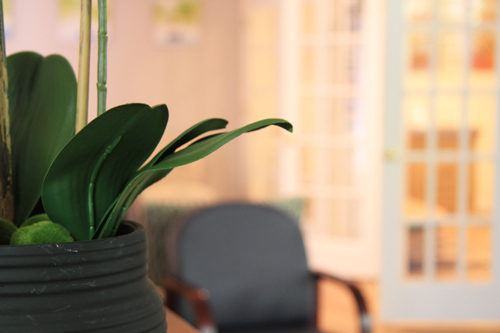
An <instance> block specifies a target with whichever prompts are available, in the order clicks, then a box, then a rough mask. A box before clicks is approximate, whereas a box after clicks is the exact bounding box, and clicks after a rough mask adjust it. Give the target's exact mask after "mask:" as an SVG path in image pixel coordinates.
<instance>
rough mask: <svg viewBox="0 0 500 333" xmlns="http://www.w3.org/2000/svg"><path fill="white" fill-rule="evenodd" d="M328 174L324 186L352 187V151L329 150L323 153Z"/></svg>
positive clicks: (353, 170)
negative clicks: (325, 157)
mask: <svg viewBox="0 0 500 333" xmlns="http://www.w3.org/2000/svg"><path fill="white" fill-rule="evenodd" d="M325 154H326V156H328V163H329V165H331V168H330V172H329V173H328V175H327V178H326V179H325V184H326V185H330V186H352V185H354V175H355V169H354V165H353V162H354V160H353V156H352V155H353V151H352V149H351V148H340V149H336V148H331V149H329V150H327V151H325Z"/></svg>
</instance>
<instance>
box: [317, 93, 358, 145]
mask: <svg viewBox="0 0 500 333" xmlns="http://www.w3.org/2000/svg"><path fill="white" fill-rule="evenodd" d="M329 103H330V107H329V110H330V112H328V114H327V115H326V117H325V121H326V122H327V128H326V132H327V133H328V134H331V135H335V136H344V135H349V134H351V133H352V132H353V131H354V126H355V121H356V110H355V109H354V107H353V105H352V103H353V101H352V99H350V98H332V99H331V100H330V101H329Z"/></svg>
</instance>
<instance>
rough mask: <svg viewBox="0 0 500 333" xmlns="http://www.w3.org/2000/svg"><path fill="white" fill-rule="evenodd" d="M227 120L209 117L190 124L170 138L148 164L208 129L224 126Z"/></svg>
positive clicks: (170, 152)
mask: <svg viewBox="0 0 500 333" xmlns="http://www.w3.org/2000/svg"><path fill="white" fill-rule="evenodd" d="M226 126H227V120H225V119H221V118H211V119H206V120H203V121H200V122H199V123H197V124H195V125H193V126H191V127H190V128H188V129H187V130H185V131H184V132H182V133H181V134H180V135H179V136H178V137H177V138H175V139H174V140H172V141H171V142H170V143H169V144H168V145H167V146H166V147H165V148H163V149H162V150H161V151H160V152H159V153H158V154H156V156H155V157H154V158H153V159H152V160H151V162H150V163H149V164H150V165H153V164H155V163H156V162H157V161H158V160H161V159H162V158H164V157H166V156H168V155H170V154H172V153H173V152H175V151H176V150H177V149H178V148H179V147H181V146H183V145H185V144H186V143H188V142H189V141H191V140H194V139H195V138H197V137H199V136H200V135H202V134H205V133H207V132H209V131H215V130H220V129H223V128H226Z"/></svg>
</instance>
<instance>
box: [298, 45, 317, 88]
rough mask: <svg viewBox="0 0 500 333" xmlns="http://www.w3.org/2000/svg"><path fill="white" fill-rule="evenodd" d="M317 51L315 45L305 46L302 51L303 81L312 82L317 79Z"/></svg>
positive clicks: (305, 82)
mask: <svg viewBox="0 0 500 333" xmlns="http://www.w3.org/2000/svg"><path fill="white" fill-rule="evenodd" d="M316 66H317V64H316V52H315V48H313V47H310V46H309V47H304V48H303V49H302V52H301V73H300V74H301V83H302V84H312V83H314V82H315V81H316Z"/></svg>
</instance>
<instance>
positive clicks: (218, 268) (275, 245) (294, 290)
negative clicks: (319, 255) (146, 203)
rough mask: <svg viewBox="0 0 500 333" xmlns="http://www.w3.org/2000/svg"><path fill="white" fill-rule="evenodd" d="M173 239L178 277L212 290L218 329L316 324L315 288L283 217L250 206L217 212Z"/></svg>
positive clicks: (202, 213)
mask: <svg viewBox="0 0 500 333" xmlns="http://www.w3.org/2000/svg"><path fill="white" fill-rule="evenodd" d="M173 238H174V240H173V244H174V248H175V250H174V251H171V253H170V261H171V262H170V264H171V267H172V270H173V273H174V274H175V275H176V276H178V277H179V278H181V279H183V280H185V281H186V282H188V283H191V284H193V285H196V286H199V287H203V288H205V289H207V290H208V291H209V292H210V295H211V302H210V303H211V305H212V311H213V314H214V317H215V320H216V322H217V325H218V326H219V327H230V326H246V325H251V326H258V325H269V324H280V323H287V324H291V323H297V324H303V323H308V322H310V321H311V320H312V318H313V316H314V312H315V296H314V295H315V293H314V288H315V285H314V280H313V278H312V277H311V274H310V272H309V270H308V266H307V260H306V254H305V250H304V244H303V240H302V235H301V232H300V229H299V227H298V225H297V222H296V221H294V220H293V219H292V218H291V217H289V216H288V215H286V214H285V213H283V212H282V211H279V210H277V209H275V208H273V207H269V206H265V205H256V204H249V203H228V204H221V205H217V206H212V207H209V208H204V209H202V210H199V211H197V212H195V213H193V214H191V215H190V216H189V217H187V218H186V219H184V220H183V221H182V222H181V223H180V224H179V227H178V228H177V231H176V232H175V234H174V237H173ZM180 311H181V312H182V311H185V309H184V310H182V309H181V310H180ZM181 314H182V313H181ZM183 315H186V316H187V314H183Z"/></svg>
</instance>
